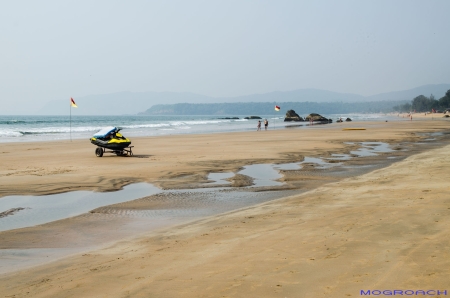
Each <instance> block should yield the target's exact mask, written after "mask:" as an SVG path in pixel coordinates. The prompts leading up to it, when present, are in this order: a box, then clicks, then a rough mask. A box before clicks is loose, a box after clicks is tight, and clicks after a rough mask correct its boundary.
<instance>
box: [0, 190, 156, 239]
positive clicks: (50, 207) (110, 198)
mask: <svg viewBox="0 0 450 298" xmlns="http://www.w3.org/2000/svg"><path fill="white" fill-rule="evenodd" d="M158 192H161V190H160V189H159V188H157V187H155V186H153V185H151V184H148V183H135V184H131V185H127V186H125V187H124V188H123V189H122V190H119V191H112V192H93V191H71V192H66V193H60V194H53V195H47V196H7V197H3V198H0V212H4V211H7V210H10V209H13V208H25V209H23V210H19V211H16V212H15V213H14V214H12V215H9V216H6V217H2V218H0V231H6V230H12V229H18V228H24V227H30V226H35V225H39V224H44V223H47V222H51V221H55V220H59V219H64V218H68V217H72V216H76V215H80V214H83V213H86V212H89V211H91V210H92V209H95V208H98V207H101V206H106V205H111V204H116V203H121V202H127V201H131V200H134V199H138V198H142V197H145V196H149V195H152V194H156V193H158Z"/></svg>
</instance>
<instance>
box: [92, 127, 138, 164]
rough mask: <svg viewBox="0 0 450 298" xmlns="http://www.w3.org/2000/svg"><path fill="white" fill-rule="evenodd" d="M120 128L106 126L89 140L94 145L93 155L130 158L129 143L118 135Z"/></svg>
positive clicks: (131, 153) (131, 152) (130, 148)
mask: <svg viewBox="0 0 450 298" xmlns="http://www.w3.org/2000/svg"><path fill="white" fill-rule="evenodd" d="M119 131H120V128H117V127H114V126H108V127H105V128H103V129H101V130H100V131H98V132H97V133H96V134H94V135H93V136H92V138H90V141H91V143H92V144H94V145H96V146H97V148H95V155H96V156H97V157H102V156H103V154H104V153H114V154H116V155H117V156H128V155H129V156H132V155H133V151H132V148H133V147H134V146H130V144H131V141H130V140H129V139H127V138H126V137H124V136H123V135H122V134H121V133H119Z"/></svg>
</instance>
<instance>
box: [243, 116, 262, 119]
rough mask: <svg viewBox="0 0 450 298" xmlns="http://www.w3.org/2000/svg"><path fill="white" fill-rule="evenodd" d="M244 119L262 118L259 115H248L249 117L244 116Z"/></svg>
mask: <svg viewBox="0 0 450 298" xmlns="http://www.w3.org/2000/svg"><path fill="white" fill-rule="evenodd" d="M244 119H262V118H261V117H259V116H249V117H245V118H244Z"/></svg>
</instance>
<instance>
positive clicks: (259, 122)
mask: <svg viewBox="0 0 450 298" xmlns="http://www.w3.org/2000/svg"><path fill="white" fill-rule="evenodd" d="M256 127H257V128H258V129H257V130H256V131H258V130H261V120H258V125H257V126H256Z"/></svg>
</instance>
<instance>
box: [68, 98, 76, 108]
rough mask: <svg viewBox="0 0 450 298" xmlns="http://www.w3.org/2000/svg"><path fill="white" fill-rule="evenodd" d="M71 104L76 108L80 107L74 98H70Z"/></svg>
mask: <svg viewBox="0 0 450 298" xmlns="http://www.w3.org/2000/svg"><path fill="white" fill-rule="evenodd" d="M70 105H71V106H72V107H74V108H78V106H77V104H76V103H75V100H73V98H72V97H71V98H70Z"/></svg>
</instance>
